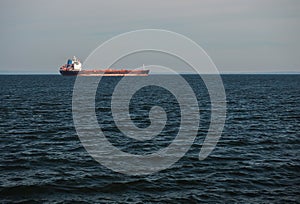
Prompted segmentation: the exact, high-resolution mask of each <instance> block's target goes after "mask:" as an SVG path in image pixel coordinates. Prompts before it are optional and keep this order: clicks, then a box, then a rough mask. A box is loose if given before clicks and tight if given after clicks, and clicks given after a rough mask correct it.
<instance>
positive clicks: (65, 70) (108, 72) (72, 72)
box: [59, 56, 150, 76]
mask: <svg viewBox="0 0 300 204" xmlns="http://www.w3.org/2000/svg"><path fill="white" fill-rule="evenodd" d="M143 67H144V66H143ZM149 71H150V70H146V69H140V70H128V69H119V70H118V69H94V70H84V69H82V67H81V62H80V60H79V59H77V58H76V57H75V56H74V57H73V58H72V59H68V60H67V63H66V64H64V65H63V66H61V67H60V69H59V72H60V74H61V75H63V76H148V74H149Z"/></svg>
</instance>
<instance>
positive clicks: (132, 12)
mask: <svg viewBox="0 0 300 204" xmlns="http://www.w3.org/2000/svg"><path fill="white" fill-rule="evenodd" d="M0 26H1V31H0V32H1V35H0V36H1V37H0V44H1V46H0V61H1V66H0V74H4V73H58V68H59V66H60V65H62V64H63V63H65V61H66V59H67V58H69V57H71V56H73V55H76V56H78V57H79V58H80V59H82V61H84V60H85V58H86V57H87V56H88V55H89V54H90V53H91V52H92V51H93V50H94V49H95V48H97V47H98V46H99V45H100V44H101V43H103V42H105V41H106V40H108V39H110V38H112V37H114V36H116V35H118V34H121V33H124V32H128V31H132V30H137V29H147V28H155V29H164V30H170V31H174V32H177V33H180V34H183V35H185V36H187V37H189V38H191V39H192V40H194V41H195V42H197V43H198V44H199V45H200V46H201V47H202V48H203V49H204V50H205V51H206V52H207V53H208V54H209V56H210V57H211V58H212V60H213V61H214V63H215V64H216V66H217V68H218V69H219V71H220V72H221V73H236V72H237V73H253V72H255V73H256V72H260V73H268V72H300V52H299V48H300V1H297V0H286V1H281V0H261V1H260V0H245V1H240V0H203V1H196V0H191V1H179V0H173V1H158V0H153V1H141V0H125V1H116V0H112V1H102V0H101V1H91V0H87V1H70V0H67V1H58V0H54V1H37V0H35V1H33V0H27V1H21V0H2V1H1V2H0Z"/></svg>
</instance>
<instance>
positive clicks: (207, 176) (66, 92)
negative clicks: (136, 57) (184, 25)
mask: <svg viewBox="0 0 300 204" xmlns="http://www.w3.org/2000/svg"><path fill="white" fill-rule="evenodd" d="M149 77H154V78H155V77H162V78H163V80H172V79H173V77H172V76H170V75H167V76H149ZM183 77H184V78H185V79H186V80H187V81H188V83H189V84H190V86H191V87H192V88H193V91H194V92H195V94H196V96H197V99H198V103H199V107H200V125H199V130H198V135H197V137H196V139H195V141H194V144H193V145H192V146H191V148H190V149H189V151H188V152H187V154H186V155H185V156H184V157H182V158H181V159H180V160H179V161H178V162H176V163H175V164H173V165H172V166H171V167H170V168H168V169H165V170H163V171H160V172H157V173H154V174H151V175H148V176H129V175H124V174H121V173H116V172H114V171H112V170H110V169H108V168H106V167H105V166H103V165H101V164H99V163H98V162H97V161H95V160H94V159H93V157H91V156H90V155H89V154H88V152H87V151H86V150H85V148H84V147H83V145H82V143H81V142H80V139H79V137H78V135H77V133H76V130H75V128H74V123H73V117H72V93H73V86H74V82H75V78H74V77H62V76H58V75H22V76H21V75H20V76H17V75H11V76H9V75H1V76H0V101H1V103H0V202H1V203H20V202H25V203H76V202H77V203H82V202H86V203H124V202H127V203H152V202H153V203H155V202H157V203H206V202H209V203H299V200H300V196H299V195H300V75H223V76H222V79H223V82H224V87H225V90H226V97H227V99H226V100H227V117H226V123H225V127H224V130H223V134H222V137H221V138H220V140H219V142H218V144H217V146H216V148H215V149H214V150H213V152H212V153H211V154H210V156H209V157H207V158H206V159H205V160H203V161H199V160H198V154H199V151H200V149H201V144H202V143H203V140H204V138H205V136H206V134H207V131H208V127H209V123H210V122H209V121H210V114H211V105H210V99H209V95H208V92H207V90H206V88H205V86H204V84H203V82H202V81H201V79H200V78H199V77H198V76H196V75H184V76H183ZM120 79H121V78H120V77H105V78H103V80H102V81H101V83H102V84H103V87H105V88H103V89H100V88H99V89H98V91H97V96H96V98H95V102H96V107H95V110H96V115H97V119H98V123H99V126H100V127H101V128H102V129H103V132H105V135H106V136H107V137H108V138H109V141H110V142H111V143H112V144H114V145H115V146H116V147H117V148H120V149H122V150H123V151H126V152H129V153H131V154H148V153H152V152H155V151H157V150H159V149H160V148H164V147H166V146H168V145H169V144H170V143H171V142H172V139H174V137H175V136H176V134H177V133H178V130H179V126H180V111H179V105H178V103H177V101H176V97H174V96H172V94H171V93H170V92H168V91H166V90H164V89H160V88H159V87H156V86H152V87H151V86H150V87H148V88H143V89H141V90H140V91H138V92H137V93H136V94H135V95H134V97H133V99H132V100H131V103H130V110H131V113H130V114H131V117H132V120H133V121H134V123H135V124H136V125H137V126H139V127H141V128H143V127H147V126H148V125H149V123H150V122H149V120H148V118H147V112H149V109H150V108H151V107H152V106H154V105H158V106H162V107H163V108H164V109H165V110H166V112H167V113H168V121H167V123H166V128H165V129H164V131H163V132H162V133H161V134H160V136H159V138H160V139H153V140H151V141H150V142H149V141H148V142H146V143H144V142H141V141H135V140H133V139H128V138H126V136H124V135H122V133H121V132H120V131H119V130H118V128H117V127H116V124H115V123H114V119H113V117H112V115H111V111H110V100H111V95H112V93H113V91H114V87H115V86H116V84H117V83H118V81H119V80H120ZM132 80H134V78H132ZM178 88H180V87H178ZM145 111H146V114H145ZM151 142H152V143H151Z"/></svg>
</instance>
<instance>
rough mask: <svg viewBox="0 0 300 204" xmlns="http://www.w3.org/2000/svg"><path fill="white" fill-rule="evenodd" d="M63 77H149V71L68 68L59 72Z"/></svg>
mask: <svg viewBox="0 0 300 204" xmlns="http://www.w3.org/2000/svg"><path fill="white" fill-rule="evenodd" d="M59 71H60V73H61V75H63V76H148V74H149V70H125V69H121V70H114V69H105V70H82V71H74V70H70V69H67V68H64V69H60V70H59Z"/></svg>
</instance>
